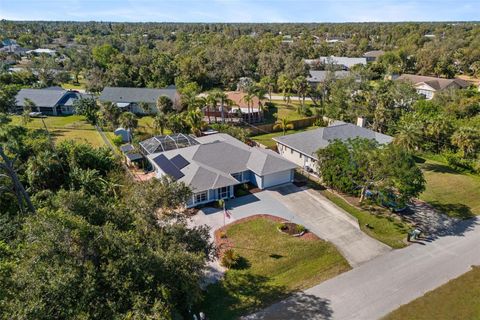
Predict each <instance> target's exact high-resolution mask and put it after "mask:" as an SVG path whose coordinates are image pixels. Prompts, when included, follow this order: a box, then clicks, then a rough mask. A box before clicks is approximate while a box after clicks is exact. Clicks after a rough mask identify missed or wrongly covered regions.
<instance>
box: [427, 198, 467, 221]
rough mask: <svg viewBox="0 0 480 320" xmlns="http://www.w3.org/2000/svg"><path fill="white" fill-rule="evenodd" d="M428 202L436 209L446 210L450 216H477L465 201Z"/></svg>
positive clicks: (461, 217)
mask: <svg viewBox="0 0 480 320" xmlns="http://www.w3.org/2000/svg"><path fill="white" fill-rule="evenodd" d="M428 203H429V204H430V205H432V206H433V207H434V208H435V209H438V210H439V211H441V212H445V213H446V214H447V215H448V216H450V217H453V218H458V219H462V220H464V219H469V218H473V217H474V216H475V214H474V213H473V212H472V210H471V208H470V207H469V206H467V205H465V204H463V203H440V202H438V201H429V202H428Z"/></svg>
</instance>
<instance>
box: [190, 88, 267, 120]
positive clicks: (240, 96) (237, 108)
mask: <svg viewBox="0 0 480 320" xmlns="http://www.w3.org/2000/svg"><path fill="white" fill-rule="evenodd" d="M225 95H226V96H227V99H229V100H231V101H232V106H227V105H226V104H225V105H224V108H225V110H224V116H225V118H229V119H236V120H238V119H241V120H242V121H245V122H249V123H255V122H259V121H261V120H262V119H261V116H262V114H261V112H260V103H261V101H260V100H259V99H258V97H252V101H250V108H249V107H248V104H247V102H246V101H245V96H246V95H247V94H246V93H245V92H242V91H227V92H225ZM199 96H201V97H202V96H203V97H204V96H206V95H205V94H201V95H199ZM203 113H204V115H205V116H207V117H208V116H210V117H216V118H217V120H220V119H221V116H222V112H221V105H220V102H219V103H218V104H217V106H216V108H215V109H214V108H213V107H212V106H208V107H204V108H203Z"/></svg>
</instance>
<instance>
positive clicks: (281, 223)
mask: <svg viewBox="0 0 480 320" xmlns="http://www.w3.org/2000/svg"><path fill="white" fill-rule="evenodd" d="M286 227H287V225H286V224H285V222H280V223H278V224H277V229H278V230H285V228H286Z"/></svg>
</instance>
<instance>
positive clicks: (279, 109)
mask: <svg viewBox="0 0 480 320" xmlns="http://www.w3.org/2000/svg"><path fill="white" fill-rule="evenodd" d="M272 103H273V104H275V107H273V108H270V110H269V111H268V112H266V113H265V122H267V123H273V122H275V121H276V120H277V119H276V118H275V117H274V114H277V118H278V119H281V118H287V119H288V120H299V119H304V118H306V117H305V116H304V115H302V114H299V113H298V112H297V108H298V107H299V106H300V105H301V103H300V102H298V100H296V99H295V100H293V99H292V102H291V103H290V105H287V104H286V103H285V102H284V101H283V100H272ZM305 105H306V106H311V105H312V102H311V101H305Z"/></svg>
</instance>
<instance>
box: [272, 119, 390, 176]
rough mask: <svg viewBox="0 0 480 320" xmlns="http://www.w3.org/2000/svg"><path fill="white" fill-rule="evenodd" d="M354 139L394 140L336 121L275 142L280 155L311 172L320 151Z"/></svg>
mask: <svg viewBox="0 0 480 320" xmlns="http://www.w3.org/2000/svg"><path fill="white" fill-rule="evenodd" d="M360 120H361V119H360ZM359 123H362V121H359ZM354 138H365V139H371V140H376V141H377V142H378V143H379V144H388V143H390V142H392V140H393V138H392V137H391V136H388V135H385V134H382V133H379V132H375V131H373V130H370V129H367V128H364V127H362V126H359V125H354V124H351V123H346V122H343V121H335V122H334V123H332V124H331V125H330V126H328V127H324V128H318V129H315V130H309V131H304V132H300V133H295V134H289V135H286V136H281V137H276V138H273V140H274V141H275V142H276V143H277V150H278V153H279V154H280V155H282V156H283V157H284V158H285V159H287V160H289V161H291V162H293V163H295V164H297V165H298V166H299V167H301V168H304V169H306V170H309V171H310V170H313V169H314V168H315V165H316V162H317V161H318V158H317V155H316V152H317V151H318V150H319V149H323V148H325V147H327V146H328V145H329V144H330V143H331V142H332V141H334V140H342V141H346V140H348V139H354Z"/></svg>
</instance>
